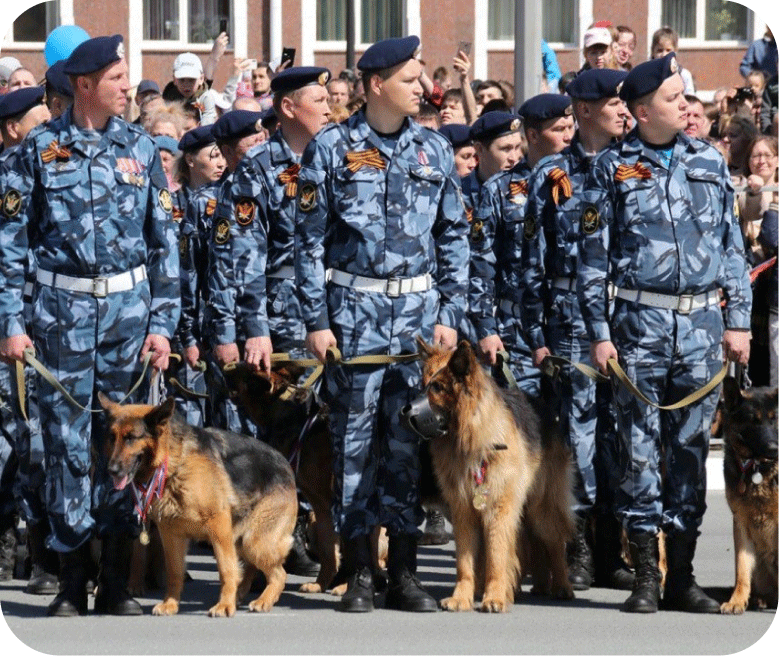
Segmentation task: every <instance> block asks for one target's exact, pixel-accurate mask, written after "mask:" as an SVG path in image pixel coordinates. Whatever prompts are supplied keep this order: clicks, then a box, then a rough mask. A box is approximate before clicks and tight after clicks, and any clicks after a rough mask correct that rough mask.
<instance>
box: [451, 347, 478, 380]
mask: <svg viewBox="0 0 779 656" xmlns="http://www.w3.org/2000/svg"><path fill="white" fill-rule="evenodd" d="M475 364H476V358H475V356H474V354H473V349H472V348H471V345H470V343H469V342H467V341H465V340H462V341H461V342H460V343H459V344H458V345H457V348H456V349H455V351H454V353H452V357H451V358H449V369H450V370H451V372H452V373H453V374H454V375H455V377H456V378H465V377H466V376H467V375H468V374H469V373H470V372H471V370H472V369H473V366H474V365H475Z"/></svg>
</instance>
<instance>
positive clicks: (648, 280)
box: [577, 53, 752, 613]
mask: <svg viewBox="0 0 779 656" xmlns="http://www.w3.org/2000/svg"><path fill="white" fill-rule="evenodd" d="M678 71H679V66H678V64H677V63H676V56H675V54H674V53H670V54H668V55H666V56H665V57H662V58H660V59H654V60H651V61H649V62H645V63H643V64H640V65H638V66H636V67H635V68H634V69H633V70H632V71H631V72H630V73H628V76H627V77H626V78H625V80H624V82H623V83H622V87H621V90H620V98H622V99H623V100H625V102H626V103H627V106H628V109H629V110H630V112H631V113H632V114H633V116H634V117H635V119H636V128H635V129H634V130H632V131H631V132H630V133H629V134H628V135H627V137H626V138H625V140H624V141H622V142H620V143H618V144H615V145H613V146H611V147H609V148H607V149H606V150H605V151H603V152H602V153H601V154H600V155H599V156H598V158H597V159H596V160H595V162H594V163H593V166H592V169H591V172H590V176H589V181H588V185H587V187H588V203H587V204H586V205H585V206H584V208H583V210H582V213H581V219H580V222H581V233H582V241H581V245H580V251H579V271H578V279H577V293H578V296H579V305H580V307H581V310H582V315H583V317H584V322H585V325H586V326H587V328H588V332H589V335H590V340H591V342H592V344H591V346H590V353H591V359H592V362H593V363H594V364H595V365H596V366H597V367H598V368H599V369H600V370H601V371H602V372H603V373H608V372H609V364H608V361H609V359H611V358H614V359H618V360H619V362H620V364H621V366H622V367H623V368H624V370H625V373H626V374H627V375H628V377H629V378H630V379H631V380H633V381H634V382H635V384H636V386H637V387H638V388H639V389H640V390H641V391H642V392H643V394H644V395H646V396H647V397H648V398H649V399H650V400H651V401H653V402H654V403H657V404H669V403H673V402H675V401H679V400H681V399H682V398H683V397H685V396H686V395H688V394H690V393H692V392H693V391H695V390H697V389H699V388H700V387H702V386H703V385H704V384H705V383H706V382H707V381H708V380H710V379H711V378H712V377H713V376H714V375H715V374H716V373H717V372H718V371H719V369H720V367H721V366H722V351H723V347H724V351H725V356H726V357H727V358H728V359H730V360H733V361H735V362H739V363H741V364H746V363H747V362H748V360H749V325H750V309H751V301H752V293H751V289H750V286H749V275H748V272H747V268H746V261H745V259H744V249H743V243H742V239H741V232H740V229H739V226H738V222H737V221H736V220H735V219H734V216H733V188H732V187H731V185H730V177H729V175H728V169H727V166H726V164H725V162H724V160H723V159H722V156H721V155H720V154H719V153H718V152H717V150H716V149H715V148H713V147H712V146H711V145H709V144H707V143H706V142H704V141H700V140H698V139H690V138H689V137H688V136H687V135H686V134H684V132H683V131H684V128H685V127H686V125H687V101H686V100H685V98H684V83H683V82H682V78H681V76H680V75H679V73H678ZM720 290H722V291H723V292H724V294H725V298H726V299H727V308H726V309H725V311H724V312H723V311H722V310H721V309H720ZM610 301H613V309H610V308H609V304H610ZM614 396H615V406H616V412H617V427H618V431H619V437H620V438H621V441H622V445H621V449H622V456H621V460H620V465H621V469H620V475H621V476H620V478H621V482H620V487H619V489H618V490H617V505H618V513H619V515H620V518H621V520H622V523H623V525H624V526H625V527H626V529H627V532H628V536H629V540H630V550H631V555H632V559H633V563H634V564H635V567H636V579H635V583H634V585H633V592H632V594H631V595H630V597H629V598H628V599H627V601H626V602H625V604H624V606H623V610H624V611H626V612H634V613H635V612H638V613H649V612H655V611H657V609H658V604H659V594H660V593H659V583H660V572H659V569H658V566H657V562H658V560H657V557H658V545H657V532H658V530H659V529H662V530H663V531H664V532H665V534H666V538H665V539H666V553H667V562H668V572H667V575H666V582H665V591H664V594H663V603H664V608H668V609H673V610H683V611H689V612H699V613H717V612H719V604H717V602H716V601H714V600H713V599H710V598H709V597H707V596H706V594H705V593H704V592H703V590H701V588H700V587H699V586H698V585H697V584H696V583H695V577H694V576H693V573H692V572H693V568H692V560H693V556H694V554H695V546H696V543H697V539H698V534H699V527H700V524H701V520H702V518H703V513H704V511H705V509H706V501H705V497H706V456H707V455H708V447H709V430H710V425H711V417H712V414H713V412H714V409H715V406H716V403H717V396H716V394H709V395H708V396H706V397H704V398H703V399H701V400H699V401H697V402H695V403H693V404H690V405H688V406H686V407H684V408H681V409H679V410H673V411H663V410H658V409H656V408H654V407H652V406H648V405H646V404H645V403H644V402H643V401H640V400H639V399H637V398H635V397H634V396H633V395H632V394H631V393H630V392H629V391H627V389H626V388H624V387H622V386H619V387H617V388H616V389H615V392H614ZM661 454H664V458H665V468H666V471H665V474H664V476H662V477H661V473H660V472H661V463H660V457H661Z"/></svg>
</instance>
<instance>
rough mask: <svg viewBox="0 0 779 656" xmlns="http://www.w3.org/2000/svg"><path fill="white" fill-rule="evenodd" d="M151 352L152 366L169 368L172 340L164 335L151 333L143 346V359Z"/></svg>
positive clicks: (162, 369)
mask: <svg viewBox="0 0 779 656" xmlns="http://www.w3.org/2000/svg"><path fill="white" fill-rule="evenodd" d="M149 352H151V353H152V356H151V366H152V367H154V368H155V369H159V370H160V371H165V370H166V369H167V368H168V356H169V355H170V342H169V341H168V338H167V337H165V336H164V335H155V334H154V333H149V334H148V335H147V336H146V341H144V343H143V348H141V359H143V358H145V357H146V354H147V353H149Z"/></svg>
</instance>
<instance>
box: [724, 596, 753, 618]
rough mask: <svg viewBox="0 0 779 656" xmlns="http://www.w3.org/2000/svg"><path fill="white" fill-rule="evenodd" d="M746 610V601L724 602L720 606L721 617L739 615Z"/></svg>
mask: <svg viewBox="0 0 779 656" xmlns="http://www.w3.org/2000/svg"><path fill="white" fill-rule="evenodd" d="M746 609H747V602H746V601H743V602H742V601H738V600H737V601H733V600H732V599H731V600H730V601H726V602H725V603H724V604H722V605H721V606H720V612H721V613H722V614H723V615H741V614H742V613H743V612H744V611H745V610H746Z"/></svg>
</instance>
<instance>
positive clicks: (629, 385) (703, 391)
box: [609, 358, 728, 410]
mask: <svg viewBox="0 0 779 656" xmlns="http://www.w3.org/2000/svg"><path fill="white" fill-rule="evenodd" d="M609 367H611V370H612V371H613V372H614V375H615V376H616V377H617V379H618V380H619V382H620V383H622V384H623V385H624V386H625V388H626V389H627V390H628V391H629V392H630V393H631V394H633V396H635V397H636V398H638V399H641V400H642V401H643V402H644V403H646V404H647V405H651V406H652V407H654V408H658V409H659V410H678V409H679V408H684V407H685V406H688V405H690V404H692V403H695V402H696V401H698V400H700V399H702V398H703V397H704V396H706V395H707V394H709V392H711V391H712V390H713V389H714V388H715V387H717V385H719V384H720V383H721V382H722V379H723V378H725V376H726V375H727V373H728V368H727V366H723V367H722V369H720V371H719V373H717V374H716V375H715V376H714V378H712V379H711V380H710V381H709V382H708V383H706V384H705V385H704V386H703V387H701V388H700V389H698V390H695V391H694V392H693V393H692V394H690V395H688V396H685V397H684V398H683V399H682V400H681V401H677V402H676V403H672V404H671V405H658V404H657V403H654V402H653V401H650V400H649V399H648V398H646V396H644V395H643V394H642V392H641V390H639V389H638V388H637V387H636V386H635V385H634V384H633V381H632V380H630V378H628V376H627V374H626V373H625V372H624V370H623V369H622V367H620V366H619V362H617V361H616V360H615V359H614V358H609Z"/></svg>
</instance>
